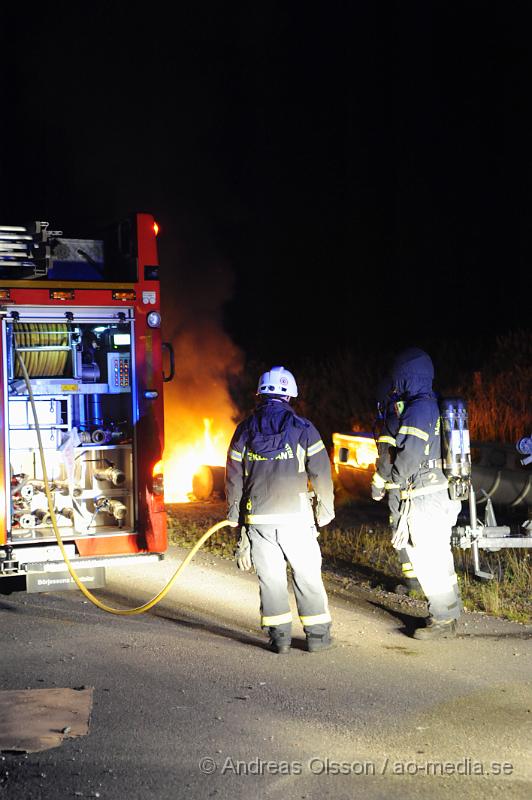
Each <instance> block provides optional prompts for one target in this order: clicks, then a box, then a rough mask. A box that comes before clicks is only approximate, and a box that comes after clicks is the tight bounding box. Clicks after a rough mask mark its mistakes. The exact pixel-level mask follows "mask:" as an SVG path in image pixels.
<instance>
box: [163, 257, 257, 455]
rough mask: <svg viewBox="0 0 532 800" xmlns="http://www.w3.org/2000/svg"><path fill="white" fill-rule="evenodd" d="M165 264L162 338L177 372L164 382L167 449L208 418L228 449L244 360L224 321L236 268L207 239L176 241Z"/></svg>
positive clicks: (199, 430) (196, 433) (197, 431)
mask: <svg viewBox="0 0 532 800" xmlns="http://www.w3.org/2000/svg"><path fill="white" fill-rule="evenodd" d="M161 263H162V266H161V274H162V282H161V289H162V311H163V340H164V341H170V342H171V343H172V346H173V349H174V354H175V377H174V379H173V381H171V382H169V383H166V384H165V386H164V403H165V453H168V452H170V451H171V450H172V449H174V448H175V447H179V446H182V445H186V444H190V443H191V442H194V441H196V440H197V439H198V438H199V437H201V436H202V434H203V432H204V422H203V421H204V419H205V418H208V419H211V420H212V432H213V435H214V437H216V438H217V439H221V440H222V441H221V442H220V444H221V445H222V444H223V447H224V448H227V445H228V444H229V440H230V437H231V434H232V432H233V429H234V422H233V419H234V417H235V414H236V413H237V411H236V409H235V407H234V404H233V402H232V401H231V398H230V395H229V391H228V380H229V378H230V377H231V376H234V375H236V374H238V373H239V372H240V371H241V369H242V364H243V354H242V352H241V351H240V350H239V349H238V348H237V347H236V345H235V344H234V343H233V342H232V341H231V339H230V337H229V336H228V335H227V334H226V332H225V331H224V329H223V326H222V314H223V306H224V303H226V302H227V301H228V300H229V299H230V298H231V296H232V291H233V283H234V275H233V272H232V269H231V267H230V265H229V264H228V263H227V262H225V261H223V259H221V258H220V257H219V256H217V255H216V253H215V252H214V249H213V248H212V247H211V246H210V243H209V242H208V241H207V243H205V241H202V242H201V243H198V242H197V241H195V242H194V243H193V244H191V243H190V242H189V243H188V244H186V245H185V244H183V243H182V242H177V243H173V245H171V246H170V247H167V248H166V252H165V253H164V257H163V258H162V259H161ZM170 264H171V267H172V268H171V270H169V269H168V266H169V265H170ZM165 267H166V268H165ZM167 371H168V365H166V366H165V372H167Z"/></svg>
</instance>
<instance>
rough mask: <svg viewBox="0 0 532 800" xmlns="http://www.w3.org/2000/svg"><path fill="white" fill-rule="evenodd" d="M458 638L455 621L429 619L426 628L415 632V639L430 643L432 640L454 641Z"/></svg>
mask: <svg viewBox="0 0 532 800" xmlns="http://www.w3.org/2000/svg"><path fill="white" fill-rule="evenodd" d="M455 636H456V620H455V619H440V620H438V619H434V617H429V619H428V621H427V624H426V626H425V627H424V628H417V629H416V630H415V631H414V639H422V640H424V641H429V640H431V639H452V638H454V637H455Z"/></svg>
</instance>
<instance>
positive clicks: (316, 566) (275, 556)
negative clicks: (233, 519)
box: [247, 522, 331, 642]
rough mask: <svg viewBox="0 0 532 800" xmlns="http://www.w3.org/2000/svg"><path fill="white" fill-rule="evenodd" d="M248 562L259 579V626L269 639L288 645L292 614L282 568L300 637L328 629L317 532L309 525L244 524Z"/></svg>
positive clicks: (328, 616) (324, 631) (322, 632)
mask: <svg viewBox="0 0 532 800" xmlns="http://www.w3.org/2000/svg"><path fill="white" fill-rule="evenodd" d="M247 533H248V536H249V540H250V543H251V559H252V561H253V565H254V567H255V570H256V572H257V576H258V579H259V591H260V607H261V626H262V627H263V628H264V629H266V630H267V631H268V633H269V634H270V636H271V637H272V638H274V639H275V638H279V637H282V638H283V640H284V641H285V642H289V641H290V638H291V631H292V612H291V610H290V601H289V596H288V581H287V572H286V564H287V562H288V564H290V567H291V568H292V582H293V588H294V594H295V597H296V603H297V610H298V613H299V618H300V620H301V624H302V625H303V629H304V631H305V633H306V634H307V635H308V634H311V633H312V634H317V635H320V636H321V635H324V634H327V632H328V630H329V629H330V626H331V617H330V614H329V608H328V603H327V594H326V592H325V587H324V585H323V579H322V576H321V550H320V546H319V544H318V539H317V531H316V528H315V527H314V526H313V525H310V524H309V523H308V522H307V523H305V522H301V523H296V524H294V523H292V524H290V525H248V527H247Z"/></svg>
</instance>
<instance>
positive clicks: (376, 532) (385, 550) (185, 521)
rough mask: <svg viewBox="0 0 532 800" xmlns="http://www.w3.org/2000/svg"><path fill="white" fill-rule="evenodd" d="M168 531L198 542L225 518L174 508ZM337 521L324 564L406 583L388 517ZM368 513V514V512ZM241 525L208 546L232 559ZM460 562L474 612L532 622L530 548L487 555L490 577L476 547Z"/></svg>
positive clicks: (212, 508)
mask: <svg viewBox="0 0 532 800" xmlns="http://www.w3.org/2000/svg"><path fill="white" fill-rule="evenodd" d="M168 510H169V513H168V533H169V540H170V542H171V543H172V544H177V545H180V546H182V547H190V546H192V545H193V544H194V543H195V542H196V541H197V540H198V539H199V537H200V536H201V535H202V534H203V533H204V532H205V531H206V530H207V528H209V527H211V525H213V524H214V523H215V522H218V521H219V520H220V519H221V518H222V516H223V511H224V509H223V507H220V506H219V505H217V504H212V505H209V504H204V505H202V506H200V507H198V506H197V505H196V504H193V503H191V504H188V506H187V504H182V505H180V506H170V507H169V509H168ZM342 511H343V513H340V514H339V515H338V517H337V520H338V524H336V525H335V524H334V523H332V524H331V525H329V526H327V527H326V528H324V529H323V530H322V531H321V534H320V545H321V551H322V554H323V558H324V566H325V568H327V566H330V567H333V568H334V567H339V568H340V569H341V571H342V573H343V574H344V575H350V574H352V575H353V578H354V581H355V582H356V579H357V577H360V576H362V575H363V576H365V577H366V579H367V578H369V579H370V582H371V585H372V586H373V587H375V588H379V589H384V590H387V591H391V590H392V587H393V586H394V585H395V584H397V583H398V582H400V579H401V569H400V565H399V562H398V559H397V556H396V553H395V550H394V549H393V548H392V546H391V544H390V534H389V531H388V527H387V525H386V524H385V523H384V522H383V521H382V519H376V520H371V519H370V520H365V521H363V522H360V521H358V522H356V521H354V520H353V519H352V517H355V516H358V517H360V516H361V513H360V507H359V506H356V505H355V506H354V508H353V513H352V514H350V513H349V511H350V509H349V507H344V509H343V510H342ZM362 516H363V514H362ZM237 538H238V529H235V528H223V529H222V530H220V531H217V532H216V533H215V534H214V535H213V536H211V538H210V539H209V540H208V541H207V543H206V545H205V549H206V550H207V551H209V552H212V553H214V554H216V555H219V556H222V557H223V558H232V557H233V552H234V549H235V545H236V541H237ZM454 555H455V564H456V570H457V574H458V580H459V583H460V588H461V592H462V599H463V602H464V605H465V607H466V608H467V609H468V610H469V611H480V612H485V613H487V614H491V615H493V616H497V617H501V618H504V619H509V620H513V621H517V622H524V623H527V624H530V623H532V601H531V598H532V568H531V559H530V551H529V550H526V549H525V550H511V549H506V550H501V551H499V552H498V553H492V554H486V553H481V558H482V560H483V563H482V566H483V568H484V569H489V570H490V571H491V572H493V573H494V575H495V577H494V579H492V580H490V581H484V580H479V579H478V578H476V577H475V576H474V571H473V567H472V560H471V553H470V551H461V550H455V554H454Z"/></svg>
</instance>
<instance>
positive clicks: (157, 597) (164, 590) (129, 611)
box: [16, 350, 229, 616]
mask: <svg viewBox="0 0 532 800" xmlns="http://www.w3.org/2000/svg"><path fill="white" fill-rule="evenodd" d="M16 353H17V358H18V360H19V364H20V369H21V371H22V375H23V377H24V380H25V382H26V386H27V387H28V395H29V398H30V403H31V409H32V412H33V419H34V421H35V430H36V433H37V441H38V443H39V453H40V456H41V464H42V474H43V483H44V488H45V493H46V499H47V501H48V509H49V511H50V518H51V520H52V527H53V529H54V533H55V538H56V539H57V544H58V545H59V549H60V550H61V554H62V556H63V558H64V561H65V564H66V565H67V567H68V571H69V572H70V575H71V576H72V578H73V580H74V581H75V583H76V585H77V587H78V589H79V590H80V591H81V592H83V594H84V595H85V597H86V598H87V599H88V600H90V601H91V603H94V605H95V606H98V608H101V609H102V611H107V612H108V613H109V614H120V615H121V616H132V615H133V614H143V613H144V612H145V611H149V609H150V608H153V606H154V605H156V604H157V603H159V602H160V601H161V600H162V599H163V597H165V596H166V595H167V594H168V592H169V591H170V589H171V588H172V586H173V584H174V582H175V581H176V580H177V578H178V576H179V574H180V573H181V571H182V570H183V569H185V567H186V566H187V564H189V563H190V562H191V561H192V559H193V558H194V556H195V555H196V553H197V552H198V550H199V549H200V547H202V545H203V544H204V543H205V542H206V541H207V539H209V537H211V536H212V535H213V533H216V531H218V530H220V528H224V527H225V526H226V525H229V520H227V519H224V520H222V522H217V523H216V525H213V526H212V527H211V528H209V530H208V531H206V532H205V533H204V534H203V536H201V537H200V538H199V539H198V541H197V542H196V544H195V545H194V547H193V548H192V550H191V551H190V552H189V553H188V554H187V556H186V557H185V558H184V560H183V561H182V562H181V564H180V565H179V567H178V568H177V569H176V571H175V572H174V574H173V575H172V577H171V578H170V580H169V581H168V583H167V584H166V586H164V587H163V588H162V589H161V591H160V592H159V594H156V595H155V597H153V598H152V599H151V600H150V601H149V602H148V603H144V605H142V606H137V607H136V608H112V606H108V605H107V604H106V603H102V601H101V600H98V598H97V597H95V596H94V595H93V594H92V592H90V591H89V590H88V589H87V587H86V586H84V585H83V583H82V582H81V581H80V579H79V578H78V576H77V574H76V571H75V569H74V567H73V566H72V563H71V561H70V559H69V557H68V555H67V552H66V550H65V546H64V544H63V541H62V539H61V534H60V533H59V528H58V525H57V517H56V515H55V509H54V501H53V498H52V493H51V492H50V484H49V482H48V475H47V473H46V464H45V458H44V450H43V446H42V439H41V431H40V428H39V422H38V420H37V409H36V407H35V400H34V397H33V391H32V388H31V383H30V379H29V376H28V371H27V369H26V365H25V364H24V360H23V358H22V356H21V355H20V353H19V352H18V350H17V351H16Z"/></svg>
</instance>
